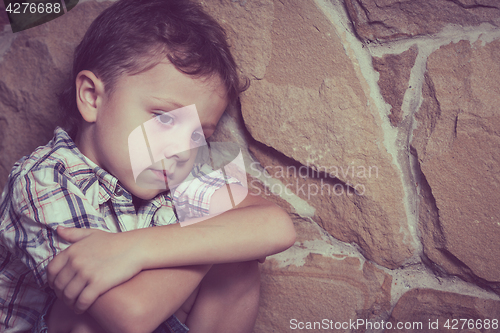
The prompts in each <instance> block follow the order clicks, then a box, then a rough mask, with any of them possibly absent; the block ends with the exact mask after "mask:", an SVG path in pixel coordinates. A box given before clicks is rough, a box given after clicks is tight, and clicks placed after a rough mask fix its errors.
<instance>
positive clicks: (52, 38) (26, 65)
mask: <svg viewBox="0 0 500 333" xmlns="http://www.w3.org/2000/svg"><path fill="white" fill-rule="evenodd" d="M109 4H110V3H109V2H101V3H98V2H94V1H88V2H84V3H81V4H79V5H78V6H76V7H75V8H74V9H73V10H71V11H70V12H68V13H67V14H65V15H63V16H61V17H59V18H57V19H55V20H53V21H51V22H48V23H45V24H43V25H40V26H37V27H34V28H31V29H28V30H25V31H21V32H18V33H16V37H15V40H14V41H13V42H12V44H11V45H10V47H9V49H8V50H7V51H6V52H5V53H4V54H3V60H2V61H1V62H0V133H1V134H0V136H1V139H2V140H1V141H0V155H1V156H2V158H1V159H0V188H3V186H4V185H5V182H6V180H7V176H8V174H9V172H10V169H11V168H12V165H13V164H14V163H15V162H16V161H17V160H18V159H19V158H21V157H22V156H24V155H27V154H30V153H31V152H32V151H33V150H34V149H35V148H36V147H37V146H40V145H44V144H46V143H47V142H48V141H49V139H51V138H52V135H53V131H54V128H55V126H56V125H59V124H61V121H60V120H61V114H60V113H59V111H58V102H57V94H58V93H59V92H61V91H62V89H63V88H64V87H65V84H67V82H66V78H67V77H68V75H69V72H70V68H71V64H72V59H73V57H72V55H73V50H74V48H75V46H76V45H77V44H78V43H79V42H80V40H81V38H82V37H83V34H84V33H85V31H86V30H87V27H88V26H89V25H90V23H91V22H92V20H93V19H94V18H95V17H96V16H97V15H98V14H99V13H100V12H101V11H102V10H103V9H104V8H106V7H107V6H109ZM3 38H5V36H4V37H3Z"/></svg>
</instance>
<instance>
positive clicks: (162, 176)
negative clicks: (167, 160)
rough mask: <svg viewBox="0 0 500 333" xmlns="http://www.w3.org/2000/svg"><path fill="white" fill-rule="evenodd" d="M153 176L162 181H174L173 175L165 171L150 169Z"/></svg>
mask: <svg viewBox="0 0 500 333" xmlns="http://www.w3.org/2000/svg"><path fill="white" fill-rule="evenodd" d="M150 170H151V172H153V174H154V175H155V176H156V177H157V178H158V179H160V180H161V181H169V180H172V174H170V173H167V172H166V171H165V170H156V169H150Z"/></svg>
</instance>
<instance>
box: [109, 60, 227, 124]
mask: <svg viewBox="0 0 500 333" xmlns="http://www.w3.org/2000/svg"><path fill="white" fill-rule="evenodd" d="M115 92H117V93H118V95H120V96H115V97H117V98H123V97H125V96H126V97H129V96H134V98H136V99H140V100H141V102H142V103H145V104H148V107H159V108H160V109H162V110H163V108H167V110H163V111H172V110H173V109H178V108H181V107H184V106H187V105H192V104H195V105H196V109H197V111H198V114H199V116H200V120H201V121H202V123H203V121H205V122H211V123H213V122H215V124H216V123H217V122H218V120H219V118H220V116H221V115H222V113H223V112H224V110H225V108H226V106H227V104H228V97H227V91H226V88H225V85H224V84H223V82H222V80H221V79H220V77H219V76H218V75H211V76H208V77H196V76H193V75H188V74H185V73H182V72H180V71H179V70H178V69H177V68H175V66H173V65H172V64H171V63H170V62H168V61H162V62H160V63H158V64H157V65H155V66H153V67H152V68H150V69H148V70H145V71H143V72H141V73H138V74H135V75H122V76H121V77H120V78H119V79H118V80H117V82H116V86H115Z"/></svg>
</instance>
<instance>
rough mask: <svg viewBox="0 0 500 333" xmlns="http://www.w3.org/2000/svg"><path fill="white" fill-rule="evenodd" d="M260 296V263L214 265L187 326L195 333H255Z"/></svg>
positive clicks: (195, 303)
mask: <svg viewBox="0 0 500 333" xmlns="http://www.w3.org/2000/svg"><path fill="white" fill-rule="evenodd" d="M259 294H260V271H259V267H258V263H257V261H256V260H254V261H249V262H243V263H234V264H220V265H214V266H213V267H212V269H211V270H210V271H209V272H208V273H207V275H206V276H205V278H204V279H203V280H202V282H201V283H200V287H199V291H198V293H197V296H196V299H195V300H194V304H193V305H192V308H191V311H190V312H189V315H188V316H187V319H186V324H187V326H188V327H189V328H190V332H193V333H198V332H202V333H210V332H242V333H243V332H251V331H252V330H253V327H254V324H255V319H256V317H257V310H258V306H259V296H260V295H259ZM189 300H190V299H188V301H189ZM191 300H193V299H191Z"/></svg>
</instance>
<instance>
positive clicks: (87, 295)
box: [74, 285, 100, 314]
mask: <svg viewBox="0 0 500 333" xmlns="http://www.w3.org/2000/svg"><path fill="white" fill-rule="evenodd" d="M99 296H100V293H99V292H98V290H96V289H95V288H92V287H91V286H90V285H88V286H87V287H86V288H85V289H83V291H82V292H81V293H80V295H79V296H78V299H77V300H76V302H75V306H74V311H75V313H76V314H82V313H84V312H85V311H87V309H88V308H89V307H90V306H91V305H92V304H94V302H95V300H96V299H97V298H98V297H99Z"/></svg>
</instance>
